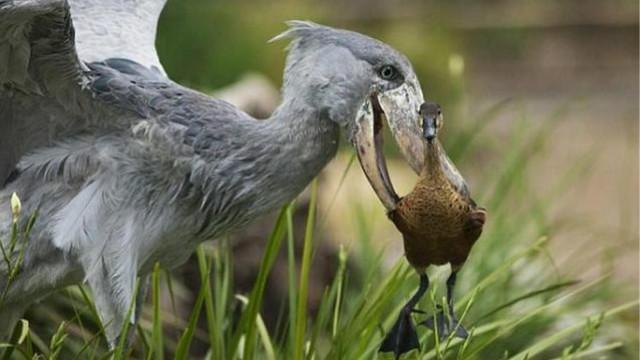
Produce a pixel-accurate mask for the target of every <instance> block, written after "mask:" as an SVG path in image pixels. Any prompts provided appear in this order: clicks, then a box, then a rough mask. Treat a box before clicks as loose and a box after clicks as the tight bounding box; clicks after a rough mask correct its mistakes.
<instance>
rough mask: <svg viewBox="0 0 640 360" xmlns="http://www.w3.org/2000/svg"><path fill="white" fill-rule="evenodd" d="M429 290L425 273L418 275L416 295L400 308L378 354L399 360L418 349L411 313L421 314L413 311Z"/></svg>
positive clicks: (415, 310) (418, 344)
mask: <svg viewBox="0 0 640 360" xmlns="http://www.w3.org/2000/svg"><path fill="white" fill-rule="evenodd" d="M428 288H429V278H428V277H427V274H426V273H421V274H420V286H419V287H418V290H417V291H416V293H415V294H414V295H413V296H412V297H411V299H409V301H408V302H407V303H406V304H405V306H403V307H402V310H401V311H400V315H399V316H398V320H396V322H395V324H394V325H393V327H391V330H390V331H389V333H388V334H387V336H386V337H385V338H384V340H383V341H382V345H380V350H379V351H380V352H393V354H394V355H395V357H396V359H398V358H400V355H402V354H404V353H407V352H409V351H411V350H414V349H420V343H419V341H418V333H417V332H416V327H415V325H414V324H413V321H412V319H411V313H413V312H422V311H421V310H417V309H415V306H416V305H417V304H418V302H419V301H420V299H421V298H422V297H423V296H424V294H425V293H426V292H427V289H428Z"/></svg>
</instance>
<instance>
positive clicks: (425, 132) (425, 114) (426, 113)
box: [420, 101, 442, 143]
mask: <svg viewBox="0 0 640 360" xmlns="http://www.w3.org/2000/svg"><path fill="white" fill-rule="evenodd" d="M420 119H421V120H422V136H423V137H424V139H425V140H427V141H428V142H429V143H433V140H435V139H436V138H437V137H438V130H440V128H441V127H442V111H441V110H440V105H438V104H436V103H434V102H430V101H427V102H425V103H424V104H422V105H421V106H420Z"/></svg>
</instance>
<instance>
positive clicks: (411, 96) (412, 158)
mask: <svg viewBox="0 0 640 360" xmlns="http://www.w3.org/2000/svg"><path fill="white" fill-rule="evenodd" d="M423 102H424V99H423V96H422V91H421V89H420V86H419V84H418V81H417V79H415V78H413V79H408V80H407V81H405V83H404V84H403V85H402V86H400V87H397V88H395V89H392V90H389V91H385V92H381V93H374V94H371V95H370V96H369V98H368V99H367V100H366V101H365V102H364V104H363V105H362V107H361V108H360V110H359V111H358V114H357V118H356V131H355V134H354V136H353V143H354V144H353V145H354V146H355V148H356V152H357V154H358V160H360V165H361V166H362V170H363V171H364V173H365V175H366V176H367V179H368V180H369V183H370V184H371V187H372V188H373V190H374V191H375V192H376V195H378V198H379V199H380V201H381V202H382V204H383V205H384V207H385V208H386V209H387V210H388V211H390V210H393V209H394V208H395V206H396V203H397V202H398V200H399V197H398V195H397V194H396V192H395V190H394V189H393V185H392V184H391V180H390V178H389V173H388V171H387V165H386V161H385V159H384V155H383V153H382V145H383V128H384V123H385V122H386V123H387V125H389V129H390V130H391V133H392V134H393V137H394V139H395V140H396V142H397V144H398V146H399V147H400V151H401V152H402V154H403V155H404V157H405V158H406V159H407V161H408V162H409V165H410V166H411V168H412V169H413V170H414V171H415V172H416V173H420V171H421V170H422V166H423V163H424V152H423V146H424V145H423V140H422V139H423V138H422V129H421V125H422V121H421V119H420V114H419V109H420V105H421V104H422V103H423Z"/></svg>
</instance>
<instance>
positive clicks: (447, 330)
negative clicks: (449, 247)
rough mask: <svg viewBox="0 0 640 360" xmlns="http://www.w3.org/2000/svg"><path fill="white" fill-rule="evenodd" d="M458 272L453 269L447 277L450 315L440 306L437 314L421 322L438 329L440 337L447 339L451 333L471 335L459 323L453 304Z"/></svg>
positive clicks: (462, 335) (465, 336)
mask: <svg viewBox="0 0 640 360" xmlns="http://www.w3.org/2000/svg"><path fill="white" fill-rule="evenodd" d="M457 274H458V272H457V271H455V270H454V271H452V272H451V275H449V278H448V279H447V307H448V312H449V314H448V316H446V315H445V314H444V311H443V310H442V309H441V308H440V307H439V306H438V307H439V308H440V310H439V311H438V313H437V314H435V315H434V316H433V317H431V318H429V319H427V320H425V321H423V322H421V323H420V324H419V325H425V326H426V327H428V328H430V329H432V330H435V329H436V327H437V329H438V331H437V332H438V336H439V337H440V339H446V338H447V337H449V335H450V334H451V333H455V336H457V337H459V338H462V339H466V338H467V337H468V336H469V333H468V332H467V330H466V329H465V328H464V327H462V325H461V324H459V323H458V318H457V317H456V314H455V310H454V304H453V288H454V287H455V285H456V276H457Z"/></svg>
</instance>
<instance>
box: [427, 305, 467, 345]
mask: <svg viewBox="0 0 640 360" xmlns="http://www.w3.org/2000/svg"><path fill="white" fill-rule="evenodd" d="M418 325H424V326H426V327H427V328H429V329H431V330H433V331H436V332H437V334H438V337H439V338H440V340H444V339H447V338H448V337H449V336H450V335H451V334H452V333H453V334H454V335H455V336H457V337H459V338H461V339H466V338H467V337H469V333H468V332H467V330H466V329H465V328H464V327H463V326H462V324H460V323H459V322H458V319H457V318H456V316H455V314H454V313H453V311H451V312H450V313H449V316H447V315H445V313H444V311H443V310H442V307H440V306H438V312H437V313H436V314H435V315H434V316H432V317H430V318H428V319H427V320H425V321H422V322H420V323H418Z"/></svg>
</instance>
